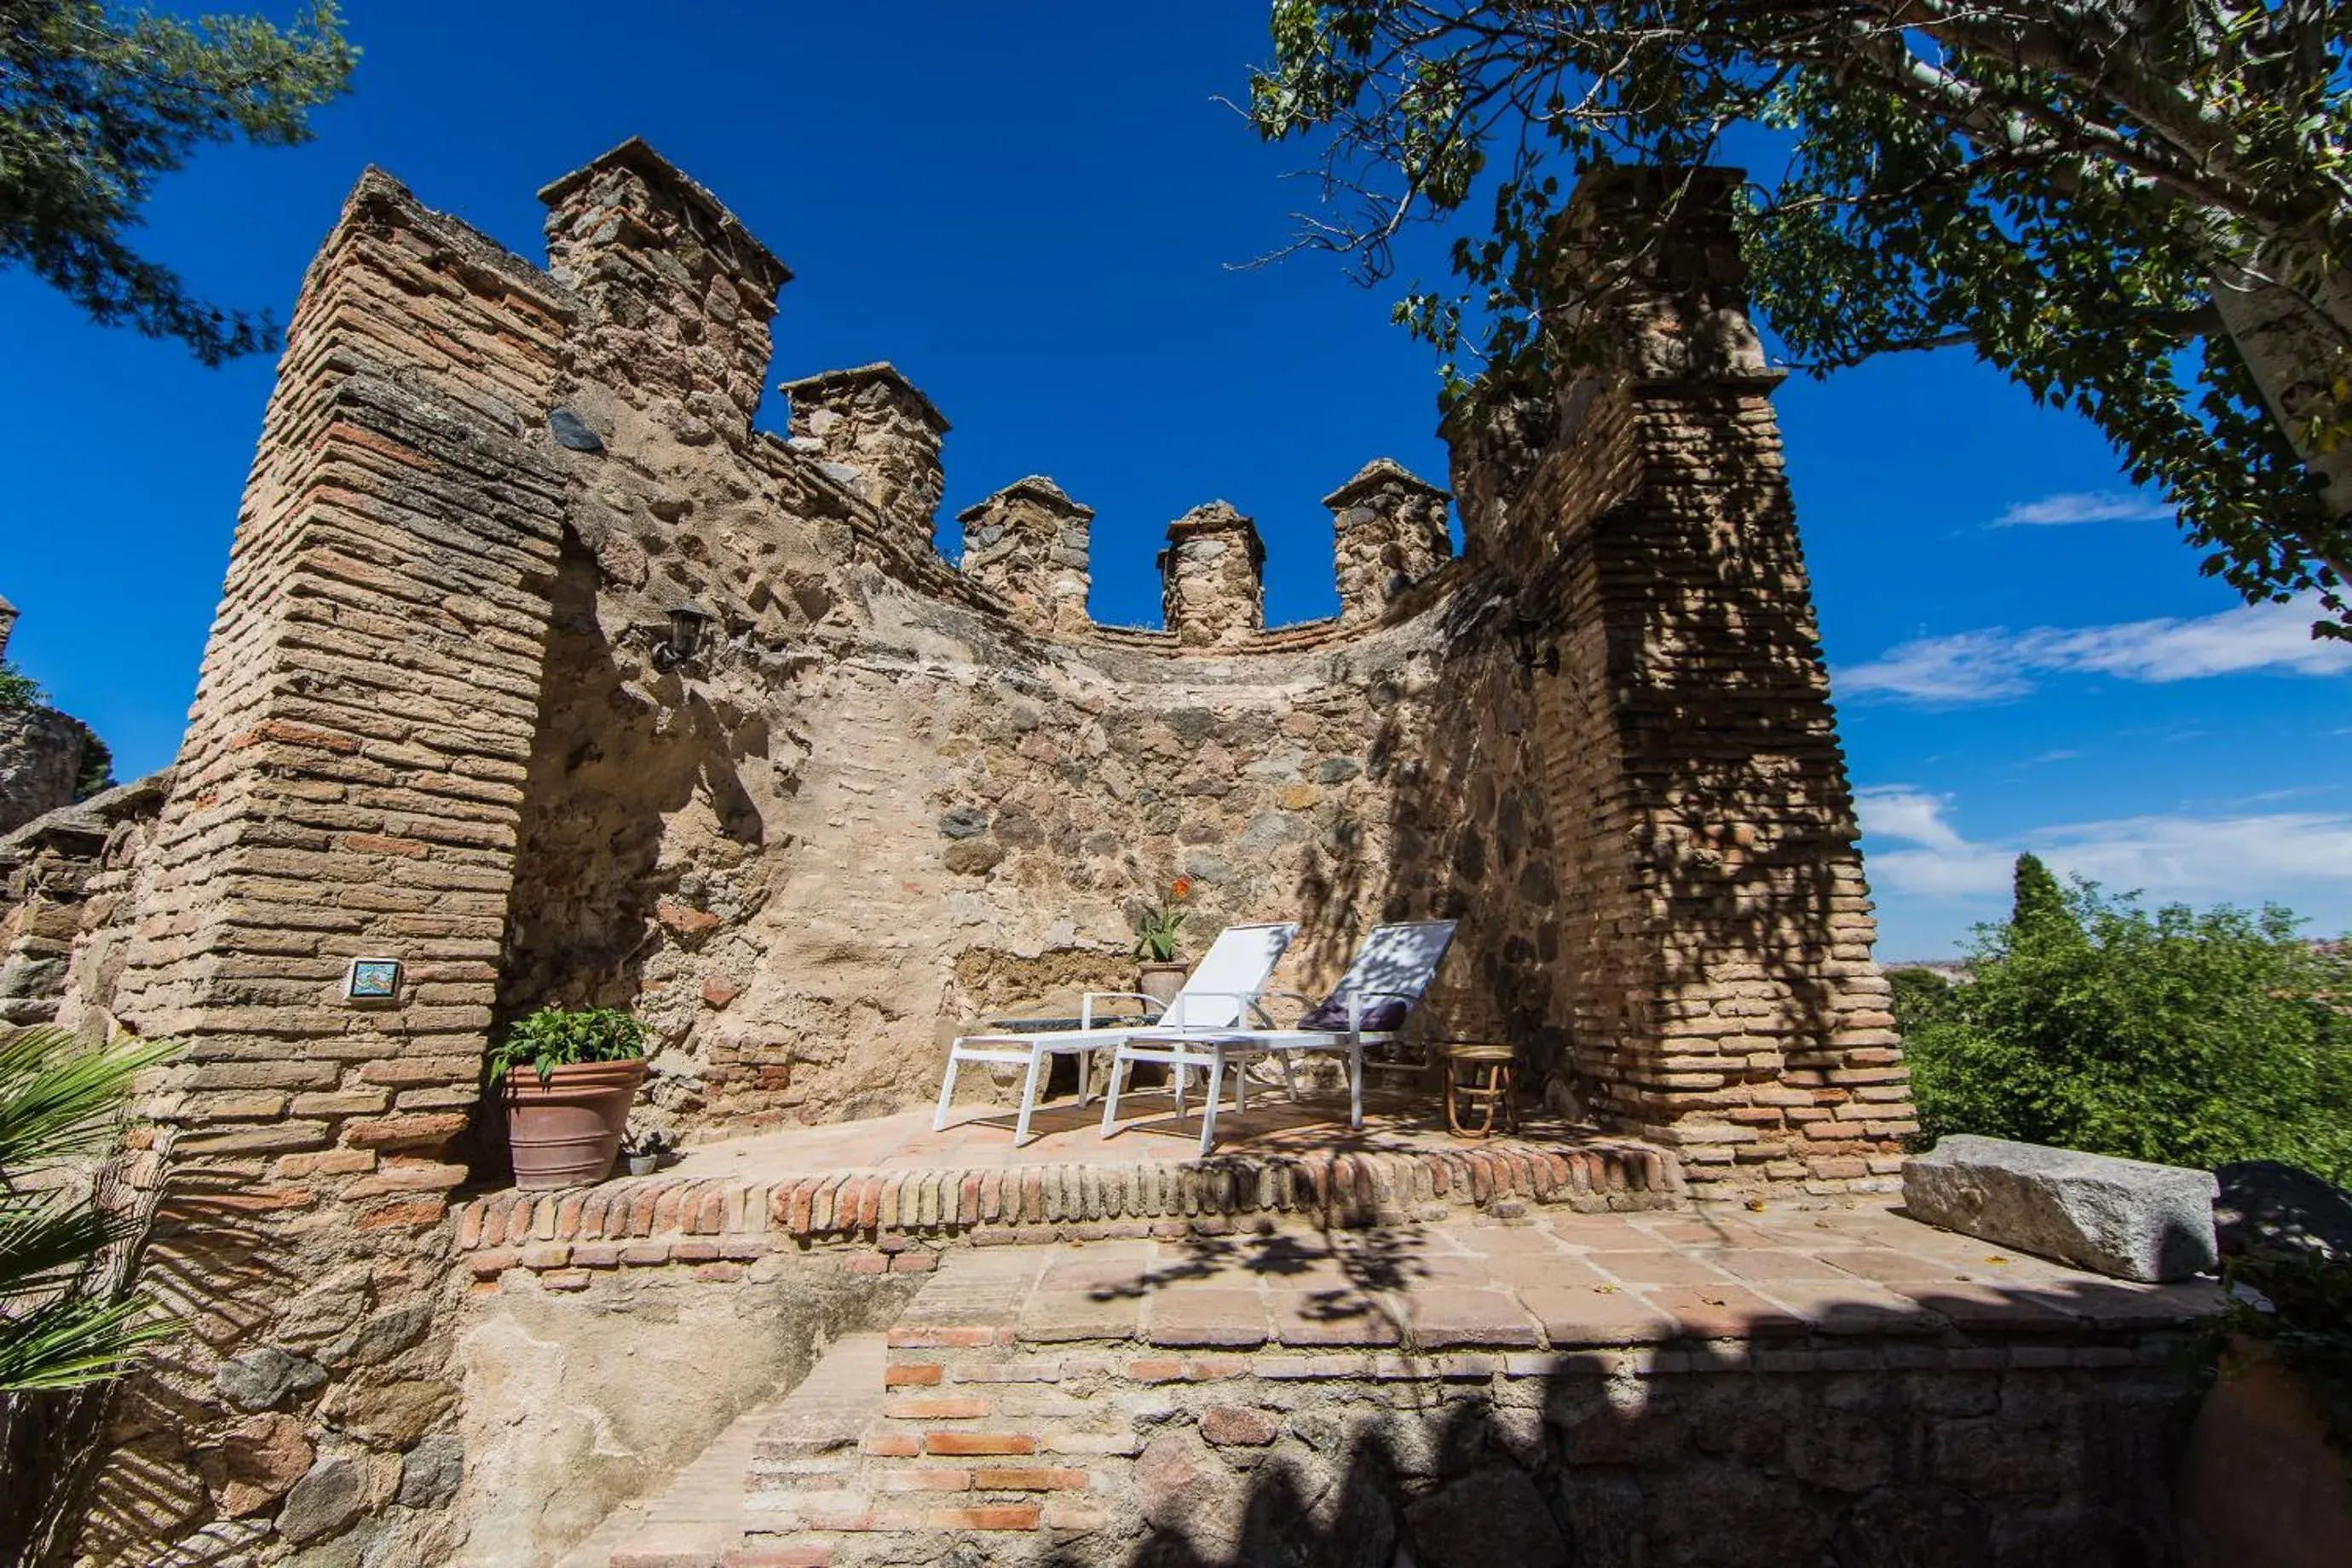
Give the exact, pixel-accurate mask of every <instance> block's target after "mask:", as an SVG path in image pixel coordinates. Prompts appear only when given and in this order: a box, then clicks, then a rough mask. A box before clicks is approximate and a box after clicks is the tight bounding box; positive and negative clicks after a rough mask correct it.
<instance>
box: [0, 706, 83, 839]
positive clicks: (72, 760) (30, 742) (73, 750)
mask: <svg viewBox="0 0 2352 1568" xmlns="http://www.w3.org/2000/svg"><path fill="white" fill-rule="evenodd" d="M88 747H89V731H88V730H85V729H83V728H82V726H81V723H80V721H78V720H75V719H72V718H69V717H68V716H67V715H66V714H63V713H60V712H58V710H56V709H54V708H42V707H33V708H16V709H0V833H5V832H7V831H8V830H9V829H11V828H14V827H21V826H24V825H25V824H26V823H27V822H30V821H32V820H33V818H35V817H37V816H41V815H43V814H44V813H47V812H51V811H55V810H56V809H57V808H58V806H61V805H68V803H70V802H71V801H72V799H73V797H74V787H75V784H77V782H78V781H79V779H80V777H81V769H82V756H83V753H84V752H85V751H86V750H87V749H88Z"/></svg>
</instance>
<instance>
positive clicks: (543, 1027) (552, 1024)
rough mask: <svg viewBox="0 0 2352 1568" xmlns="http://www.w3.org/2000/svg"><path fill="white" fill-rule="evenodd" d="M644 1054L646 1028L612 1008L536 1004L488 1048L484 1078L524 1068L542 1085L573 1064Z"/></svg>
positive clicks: (498, 1077)
mask: <svg viewBox="0 0 2352 1568" xmlns="http://www.w3.org/2000/svg"><path fill="white" fill-rule="evenodd" d="M645 1054H646V1026H644V1025H643V1024H641V1023H639V1022H637V1020H636V1019H635V1018H633V1017H631V1016H629V1015H628V1014H626V1013H624V1012H622V1011H621V1010H620V1009H619V1008H617V1007H578V1008H564V1007H541V1009H540V1010H539V1011H538V1012H536V1013H533V1014H532V1015H531V1016H529V1017H528V1018H522V1019H518V1020H517V1021H516V1022H515V1023H513V1024H511V1025H509V1026H508V1027H507V1031H506V1033H505V1035H504V1036H502V1037H500V1038H499V1042H498V1044H496V1045H494V1046H492V1047H490V1081H491V1082H492V1083H493V1084H499V1083H504V1082H505V1081H506V1079H507V1074H508V1073H509V1072H511V1071H512V1070H514V1069H515V1068H520V1067H525V1066H528V1067H530V1068H533V1069H535V1070H536V1071H537V1072H538V1074H539V1081H540V1082H541V1083H545V1082H546V1081H547V1080H548V1079H549V1077H550V1076H551V1075H552V1074H553V1072H554V1071H555V1069H556V1068H559V1067H567V1066H569V1065H571V1064H572V1063H573V1062H625V1061H635V1060H636V1059H638V1058H641V1057H643V1056H644V1055H645Z"/></svg>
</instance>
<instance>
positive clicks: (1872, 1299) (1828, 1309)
mask: <svg viewBox="0 0 2352 1568" xmlns="http://www.w3.org/2000/svg"><path fill="white" fill-rule="evenodd" d="M1761 1289H1762V1291H1763V1294H1764V1295H1766V1296H1767V1297H1769V1299H1770V1300H1773V1301H1776V1302H1778V1303H1779V1304H1780V1305H1781V1306H1783V1307H1786V1308H1788V1309H1789V1310H1790V1311H1792V1312H1794V1313H1796V1314H1797V1315H1798V1316H1799V1317H1801V1318H1802V1319H1803V1320H1804V1321H1806V1322H1808V1323H1811V1325H1812V1326H1813V1327H1814V1328H1816V1329H1818V1330H1820V1331H1822V1332H1823V1333H1828V1334H1932V1333H1937V1332H1940V1331H1942V1330H1943V1329H1944V1328H1945V1327H1946V1326H1947V1325H1946V1322H1945V1320H1944V1318H1943V1317H1942V1316H1941V1315H1940V1314H1938V1313H1937V1312H1935V1311H1932V1310H1929V1309H1927V1307H1925V1306H1923V1305H1921V1304H1920V1302H1919V1301H1918V1300H1916V1299H1915V1298H1913V1297H1909V1296H1904V1295H1899V1294H1897V1293H1896V1292H1895V1291H1893V1290H1890V1289H1887V1288H1886V1287H1885V1286H1883V1285H1876V1284H1873V1283H1871V1282H1870V1281H1868V1280H1866V1279H1848V1280H1846V1281H1845V1282H1844V1283H1843V1284H1842V1285H1841V1284H1823V1283H1821V1282H1818V1281H1813V1280H1774V1281H1772V1282H1771V1283H1769V1284H1766V1285H1764V1286H1762V1287H1761Z"/></svg>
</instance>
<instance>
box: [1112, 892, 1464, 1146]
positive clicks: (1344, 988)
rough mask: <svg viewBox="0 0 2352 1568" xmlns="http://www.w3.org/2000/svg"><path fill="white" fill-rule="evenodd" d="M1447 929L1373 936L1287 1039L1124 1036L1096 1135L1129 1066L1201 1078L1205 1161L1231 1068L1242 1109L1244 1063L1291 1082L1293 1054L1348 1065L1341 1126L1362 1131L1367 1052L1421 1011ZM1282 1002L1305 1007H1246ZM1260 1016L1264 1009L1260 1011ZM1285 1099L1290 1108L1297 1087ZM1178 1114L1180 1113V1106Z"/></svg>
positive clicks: (1232, 1034) (1286, 1032)
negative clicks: (1327, 1056) (1278, 1069)
mask: <svg viewBox="0 0 2352 1568" xmlns="http://www.w3.org/2000/svg"><path fill="white" fill-rule="evenodd" d="M1453 942H1454V921H1404V922H1401V923H1398V924H1394V925H1384V926H1378V927H1375V928H1374V929H1373V931H1372V933H1371V934H1370V936H1368V937H1366V938H1365V939H1364V944H1363V946H1362V947H1360V948H1359V949H1357V951H1356V958H1355V962H1354V963H1350V964H1349V965H1348V973H1345V974H1343V975H1341V976H1340V977H1339V984H1338V985H1337V986H1335V987H1334V988H1333V989H1332V992H1331V994H1330V995H1329V996H1328V997H1326V998H1325V999H1324V1000H1323V1001H1322V1003H1321V1004H1320V1005H1316V1006H1313V1007H1310V1008H1309V1009H1308V1011H1307V1014H1306V1016H1303V1017H1302V1018H1300V1019H1299V1021H1298V1025H1297V1026H1295V1027H1292V1028H1287V1029H1271V1028H1268V1029H1205V1030H1193V1029H1184V1030H1171V1029H1160V1028H1156V1027H1155V1028H1144V1029H1136V1030H1131V1031H1129V1034H1128V1037H1127V1038H1126V1039H1125V1040H1123V1041H1121V1042H1120V1043H1119V1045H1118V1052H1117V1054H1116V1055H1115V1056H1114V1057H1113V1058H1111V1064H1110V1088H1109V1089H1108V1091H1107V1092H1106V1093H1105V1094H1104V1096H1103V1120H1102V1126H1103V1135H1104V1136H1105V1137H1108V1136H1109V1135H1110V1133H1111V1131H1112V1128H1111V1123H1112V1122H1113V1121H1117V1120H1118V1096H1119V1087H1120V1085H1121V1084H1122V1083H1123V1082H1124V1081H1125V1079H1126V1076H1127V1069H1128V1068H1129V1065H1130V1064H1131V1063H1135V1062H1154V1063H1158V1064H1160V1065H1161V1066H1164V1067H1167V1068H1171V1069H1172V1070H1174V1071H1175V1072H1176V1073H1177V1074H1178V1075H1179V1082H1180V1083H1181V1075H1182V1074H1183V1073H1184V1072H1185V1071H1187V1070H1189V1069H1191V1068H1201V1069H1202V1070H1203V1071H1205V1072H1206V1073H1207V1074H1208V1075H1209V1089H1208V1093H1207V1094H1206V1096H1205V1097H1204V1098H1203V1103H1202V1108H1201V1154H1202V1158H1204V1159H1205V1158H1206V1157H1207V1155H1208V1152H1209V1150H1210V1149H1211V1148H1212V1147H1213V1145H1214V1144H1215V1142H1216V1140H1217V1100H1218V1099H1219V1097H1220V1095H1221V1094H1222V1092H1223V1083H1224V1079H1225V1069H1226V1066H1227V1064H1228V1062H1231V1063H1232V1064H1233V1065H1234V1069H1235V1070H1234V1074H1233V1079H1234V1110H1236V1111H1242V1110H1248V1109H1249V1085H1248V1080H1247V1078H1246V1075H1245V1073H1244V1070H1242V1069H1244V1068H1246V1067H1247V1066H1248V1064H1249V1059H1250V1058H1253V1057H1257V1056H1271V1057H1273V1058H1275V1059H1276V1061H1278V1062H1280V1063H1281V1064H1282V1071H1283V1078H1284V1079H1285V1081H1286V1082H1287V1081H1288V1080H1289V1079H1290V1058H1291V1057H1292V1055H1294V1054H1295V1053H1297V1052H1299V1051H1331V1052H1335V1053H1337V1054H1339V1055H1341V1056H1344V1057H1346V1058H1348V1125H1349V1127H1351V1128H1354V1127H1361V1126H1362V1125H1363V1124H1364V1047H1366V1046H1374V1045H1381V1044H1384V1043H1385V1042H1387V1041H1390V1040H1393V1039H1395V1038H1396V1037H1397V1036H1398V1034H1399V1033H1400V1032H1401V1031H1402V1028H1403V1026H1404V1022H1405V1019H1406V1017H1407V1016H1409V1015H1410V1014H1411V1013H1412V1009H1413V1008H1414V1007H1415V1006H1416V1005H1419V1004H1420V1001H1421V998H1422V994H1423V992H1425V991H1427V990H1428V989H1429V983H1430V981H1431V980H1432V979H1433V978H1435V976H1436V974H1437V966H1438V964H1439V963H1440V962H1442V961H1443V960H1444V957H1445V950H1446V949H1447V948H1448V947H1449V946H1451V945H1452V944H1453ZM1275 997H1282V998H1285V999H1287V1000H1291V1001H1296V1002H1298V1003H1300V1004H1305V1003H1306V1002H1307V998H1306V997H1304V996H1300V995H1298V994H1297V993H1296V992H1283V991H1267V992H1261V993H1259V994H1258V995H1257V996H1255V997H1253V998H1252V999H1251V1000H1252V1001H1253V1003H1263V1002H1264V1001H1265V1000H1268V999H1271V998H1275ZM1260 1010H1261V1011H1262V1008H1261V1009H1260ZM1291 1098H1292V1099H1294V1100H1296V1099H1297V1088H1296V1086H1295V1085H1294V1086H1293V1087H1292V1090H1291ZM1177 1110H1179V1111H1180V1112H1181V1110H1183V1106H1182V1104H1181V1100H1180V1102H1179V1103H1178V1106H1177Z"/></svg>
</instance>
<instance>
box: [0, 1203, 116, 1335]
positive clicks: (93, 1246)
mask: <svg viewBox="0 0 2352 1568" xmlns="http://www.w3.org/2000/svg"><path fill="white" fill-rule="evenodd" d="M136 1228H137V1226H136V1223H135V1222H134V1221H133V1220H132V1219H131V1216H129V1215H117V1214H110V1213H108V1212H107V1211H106V1210H105V1209H104V1208H102V1207H100V1206H99V1205H96V1204H94V1203H91V1202H89V1200H88V1199H87V1198H77V1197H76V1196H74V1195H65V1194H60V1195H58V1196H55V1197H52V1198H50V1199H49V1200H47V1201H46V1202H43V1201H38V1200H33V1199H25V1200H17V1199H13V1198H11V1199H0V1307H5V1305H6V1304H7V1303H8V1302H10V1301H11V1300H15V1299H16V1298H19V1297H24V1296H38V1295H42V1294H45V1293H47V1292H49V1291H54V1290H58V1289H64V1288H65V1287H66V1286H68V1285H70V1284H72V1283H73V1281H74V1279H75V1277H76V1276H77V1275H79V1273H80V1272H81V1271H82V1270H83V1269H84V1268H88V1267H89V1263H90V1261H91V1259H93V1258H97V1257H98V1256H99V1254H100V1253H101V1252H103V1251H105V1250H106V1249H107V1248H108V1247H113V1246H116V1245H117V1244H119V1243H121V1242H124V1241H128V1240H129V1239H131V1235H132V1234H133V1232H134V1231H135V1230H136Z"/></svg>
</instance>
